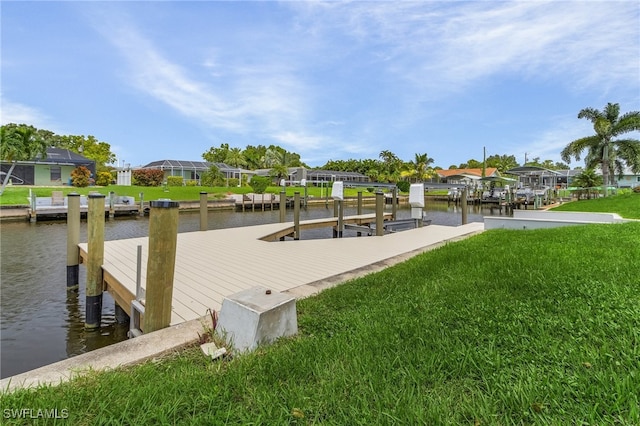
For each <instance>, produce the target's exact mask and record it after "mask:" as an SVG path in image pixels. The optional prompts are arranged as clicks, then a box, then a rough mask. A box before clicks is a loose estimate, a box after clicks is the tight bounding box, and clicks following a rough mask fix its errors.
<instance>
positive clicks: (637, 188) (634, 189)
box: [633, 185, 640, 194]
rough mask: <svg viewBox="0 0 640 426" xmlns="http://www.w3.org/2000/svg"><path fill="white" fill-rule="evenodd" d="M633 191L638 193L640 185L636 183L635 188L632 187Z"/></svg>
mask: <svg viewBox="0 0 640 426" xmlns="http://www.w3.org/2000/svg"><path fill="white" fill-rule="evenodd" d="M633 192H636V193H638V194H640V185H638V186H636V187H635V188H633Z"/></svg>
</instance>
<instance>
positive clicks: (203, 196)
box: [200, 192, 209, 231]
mask: <svg viewBox="0 0 640 426" xmlns="http://www.w3.org/2000/svg"><path fill="white" fill-rule="evenodd" d="M207 195H208V194H207V193H206V192H201V193H200V230H201V231H206V230H207V228H208V223H207V215H208V213H209V209H208V206H207Z"/></svg>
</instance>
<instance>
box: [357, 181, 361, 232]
mask: <svg viewBox="0 0 640 426" xmlns="http://www.w3.org/2000/svg"><path fill="white" fill-rule="evenodd" d="M356 214H357V215H358V216H360V215H361V214H362V191H358V206H357V207H356ZM356 235H357V236H358V237H360V236H362V232H360V231H358V232H357V234H356Z"/></svg>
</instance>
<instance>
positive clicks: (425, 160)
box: [402, 152, 434, 181]
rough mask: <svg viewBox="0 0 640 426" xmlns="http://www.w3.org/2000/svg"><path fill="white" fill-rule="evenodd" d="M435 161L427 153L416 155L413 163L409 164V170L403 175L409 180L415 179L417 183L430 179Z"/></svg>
mask: <svg viewBox="0 0 640 426" xmlns="http://www.w3.org/2000/svg"><path fill="white" fill-rule="evenodd" d="M433 161H434V160H433V158H431V157H429V156H428V155H427V153H426V152H425V153H424V154H418V153H416V154H415V156H414V159H413V161H409V162H408V163H407V166H408V167H407V169H408V170H405V171H404V172H403V173H402V174H403V175H405V176H407V177H409V178H415V179H416V180H417V181H423V180H426V179H429V178H430V177H431V176H432V172H433V171H432V169H431V167H430V166H431V164H433Z"/></svg>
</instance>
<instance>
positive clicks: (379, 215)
mask: <svg viewBox="0 0 640 426" xmlns="http://www.w3.org/2000/svg"><path fill="white" fill-rule="evenodd" d="M383 235H384V194H383V193H382V192H376V237H381V236H383Z"/></svg>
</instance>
